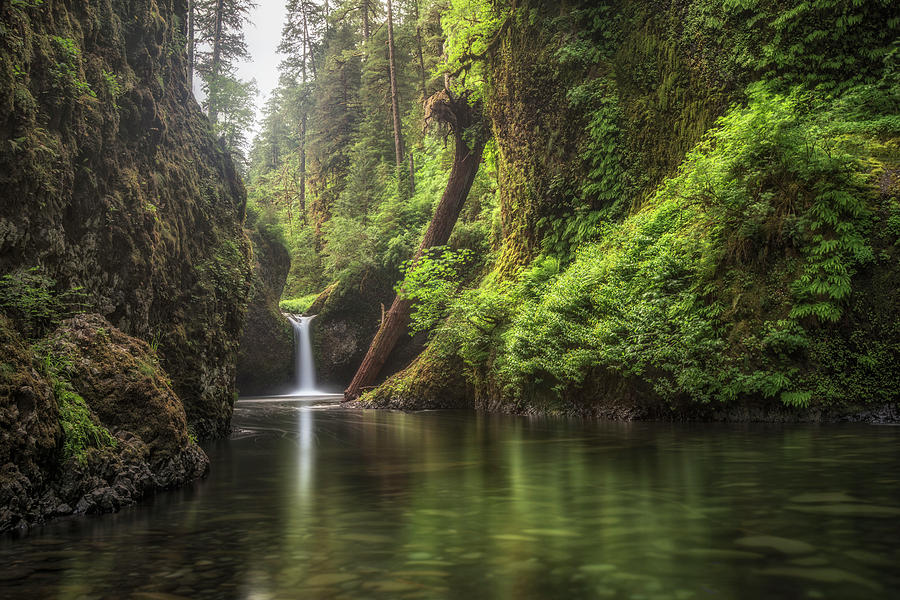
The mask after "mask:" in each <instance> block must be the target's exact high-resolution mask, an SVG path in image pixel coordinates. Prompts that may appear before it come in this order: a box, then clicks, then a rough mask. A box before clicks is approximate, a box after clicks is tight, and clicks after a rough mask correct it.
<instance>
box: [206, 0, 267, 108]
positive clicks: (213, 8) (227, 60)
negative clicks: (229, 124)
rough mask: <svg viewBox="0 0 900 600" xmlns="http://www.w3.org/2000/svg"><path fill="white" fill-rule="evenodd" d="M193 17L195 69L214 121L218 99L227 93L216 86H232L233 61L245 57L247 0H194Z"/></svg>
mask: <svg viewBox="0 0 900 600" xmlns="http://www.w3.org/2000/svg"><path fill="white" fill-rule="evenodd" d="M194 3H195V7H194V19H195V21H196V33H195V36H196V47H195V49H194V56H195V61H196V64H195V69H196V71H197V74H198V75H200V78H201V79H202V80H203V87H204V91H205V92H206V95H207V103H206V104H207V115H208V116H209V120H210V121H211V122H212V123H213V124H215V123H216V122H217V120H218V113H219V110H220V105H219V102H220V100H221V99H224V98H226V97H229V94H228V93H225V92H224V91H220V90H218V89H217V88H223V89H224V88H226V87H232V88H233V82H231V81H228V78H232V79H233V75H234V62H235V60H237V59H240V58H245V57H247V43H246V41H245V40H244V32H243V28H244V25H246V24H247V23H248V22H249V18H250V10H251V9H252V8H254V7H255V6H256V4H255V3H254V2H251V1H250V0H194Z"/></svg>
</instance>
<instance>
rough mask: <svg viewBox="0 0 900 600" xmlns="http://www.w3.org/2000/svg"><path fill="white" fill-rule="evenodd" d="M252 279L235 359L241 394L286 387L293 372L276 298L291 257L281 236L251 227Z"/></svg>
mask: <svg viewBox="0 0 900 600" xmlns="http://www.w3.org/2000/svg"><path fill="white" fill-rule="evenodd" d="M250 240H251V242H252V244H253V279H252V286H251V292H250V303H249V305H248V307H247V322H246V324H245V325H244V332H243V334H242V335H241V345H240V350H239V352H238V362H237V387H238V391H239V392H240V393H241V395H244V396H247V395H264V394H278V393H283V392H286V391H288V389H289V388H290V387H291V382H292V381H293V375H294V360H293V357H294V337H293V329H292V328H291V325H290V323H288V320H287V319H286V318H285V317H284V315H282V314H281V310H280V309H279V308H278V302H279V300H280V299H281V293H282V291H283V290H284V282H285V280H286V279H287V275H288V271H289V270H290V267H291V257H290V255H289V254H288V251H287V249H286V248H285V247H284V244H282V242H281V240H280V239H279V238H278V237H276V236H274V235H273V234H271V233H268V232H267V231H264V230H260V229H255V230H253V231H252V233H251V235H250Z"/></svg>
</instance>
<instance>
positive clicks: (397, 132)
mask: <svg viewBox="0 0 900 600" xmlns="http://www.w3.org/2000/svg"><path fill="white" fill-rule="evenodd" d="M392 4H393V3H392V2H391V0H387V26H388V65H389V66H388V68H389V69H390V73H391V112H392V113H393V117H394V155H395V157H396V160H397V175H398V176H399V175H400V171H401V169H402V168H403V131H402V129H401V126H400V92H399V91H398V90H397V58H396V54H397V52H396V48H395V46H394V14H393V6H392Z"/></svg>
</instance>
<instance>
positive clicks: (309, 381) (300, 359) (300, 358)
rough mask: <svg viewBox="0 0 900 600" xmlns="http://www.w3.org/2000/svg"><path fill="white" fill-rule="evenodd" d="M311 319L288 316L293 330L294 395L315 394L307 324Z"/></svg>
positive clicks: (314, 375) (314, 377)
mask: <svg viewBox="0 0 900 600" xmlns="http://www.w3.org/2000/svg"><path fill="white" fill-rule="evenodd" d="M314 317H315V315H313V316H312V317H301V316H299V315H288V318H289V319H290V321H291V326H292V327H293V328H294V361H295V364H294V377H295V383H296V385H297V389H296V390H295V391H294V394H296V395H308V394H316V393H317V392H316V370H315V365H314V364H313V354H312V344H311V343H310V341H309V324H310V323H311V322H312V320H313V318H314Z"/></svg>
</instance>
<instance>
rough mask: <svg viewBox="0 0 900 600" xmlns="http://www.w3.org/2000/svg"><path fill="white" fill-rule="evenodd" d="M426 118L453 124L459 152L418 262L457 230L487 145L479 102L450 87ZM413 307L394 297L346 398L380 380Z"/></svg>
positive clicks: (434, 98)
mask: <svg viewBox="0 0 900 600" xmlns="http://www.w3.org/2000/svg"><path fill="white" fill-rule="evenodd" d="M425 120H426V123H428V122H429V121H439V122H441V123H445V124H447V125H449V126H450V129H451V131H452V132H453V136H454V139H455V154H454V157H453V168H452V169H451V170H450V179H449V180H448V181H447V187H446V188H445V189H444V195H443V196H441V201H440V203H439V204H438V206H437V209H436V210H435V211H434V217H432V219H431V224H430V225H429V226H428V231H426V232H425V238H424V239H423V240H422V244H421V245H420V246H419V250H418V251H417V252H416V255H415V257H414V258H413V261H416V260H418V259H419V258H420V257H421V256H422V254H423V253H424V252H425V251H426V250H428V249H429V248H432V247H434V246H443V245H444V244H446V243H447V241H448V240H449V239H450V232H452V231H453V226H454V225H455V224H456V221H457V219H458V218H459V213H460V212H461V211H462V207H463V204H464V203H465V201H466V197H467V196H468V195H469V190H470V189H471V187H472V182H473V181H475V175H476V174H477V173H478V167H479V165H480V164H481V154H482V152H483V151H484V145H485V144H486V143H487V132H486V130H485V128H484V123H483V120H482V115H481V110H480V106H475V107H473V106H470V105H469V104H468V102H467V101H466V99H465V98H458V99H454V98H452V97H451V96H450V94H449V93H448V92H446V91H441V92H438V93H437V94H435V95H434V96H432V97H431V98H429V99H428V101H427V102H426V103H425ZM464 134H465V135H464ZM469 144H471V146H470V145H469ZM411 306H412V302H411V301H410V300H408V299H406V298H403V297H402V295H401V294H398V295H397V296H396V297H395V298H394V302H393V304H391V308H390V310H389V311H388V312H387V314H386V315H385V316H384V319H382V322H381V327H379V329H378V333H376V334H375V339H373V340H372V344H371V345H370V346H369V351H368V352H367V353H366V356H365V358H364V359H363V361H362V364H360V366H359V369H358V370H357V371H356V375H354V376H353V381H351V382H350V385H349V386H348V387H347V389H346V390H345V391H344V399H345V400H355V399H356V398H358V397H359V395H360V393H361V392H362V391H363V388H366V387H369V386H371V385H372V384H373V383H375V380H376V379H377V377H378V375H379V374H380V373H381V368H382V367H383V366H384V363H385V362H386V361H387V359H388V356H390V354H391V351H392V350H393V349H394V346H396V345H397V341H398V340H399V339H400V337H401V336H402V335H403V334H404V333H406V328H407V326H408V324H409V312H410V308H411Z"/></svg>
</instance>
